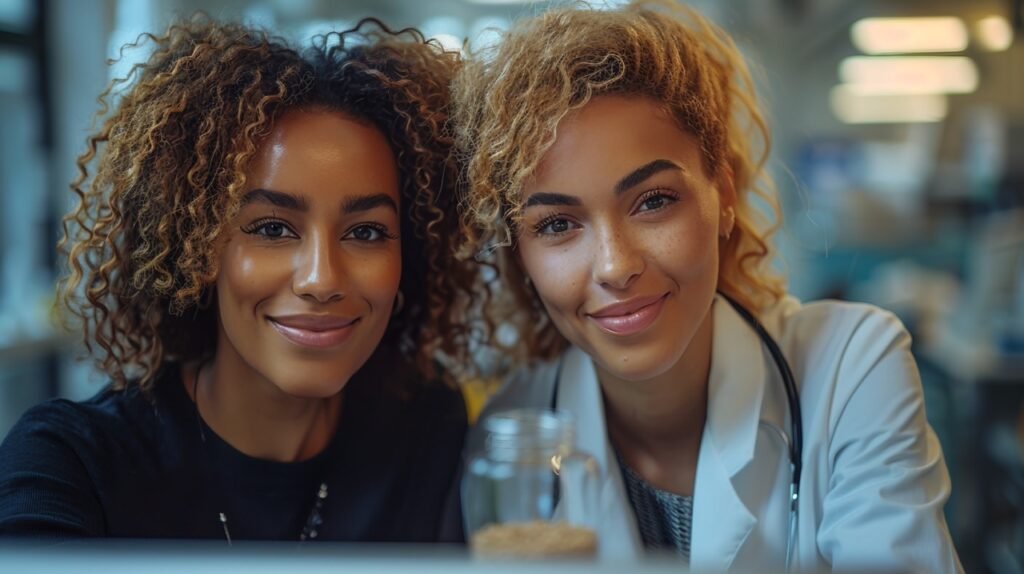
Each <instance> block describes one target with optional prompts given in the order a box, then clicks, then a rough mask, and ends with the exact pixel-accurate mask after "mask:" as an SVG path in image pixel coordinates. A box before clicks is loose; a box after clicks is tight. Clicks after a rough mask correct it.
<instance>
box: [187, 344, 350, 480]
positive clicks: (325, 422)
mask: <svg viewBox="0 0 1024 574" xmlns="http://www.w3.org/2000/svg"><path fill="white" fill-rule="evenodd" d="M186 373H187V374H186V376H185V380H186V381H187V384H186V386H187V387H188V390H189V393H190V394H192V392H193V389H194V391H195V394H194V395H193V396H192V399H193V401H195V403H196V408H197V410H198V412H199V415H200V416H201V417H202V419H203V421H204V422H205V423H206V424H207V426H209V427H210V428H211V429H212V430H213V431H214V432H215V433H217V435H218V436H219V437H221V438H222V439H223V440H224V441H225V442H227V443H228V444H230V445H231V446H232V447H234V448H236V449H238V450H239V451H241V452H242V453H244V454H246V455H248V456H252V457H254V458H260V459H265V460H273V461H278V462H295V461H301V460H306V459H309V458H312V457H313V456H315V455H317V454H318V453H320V452H321V451H323V449H324V448H326V447H327V445H328V444H329V443H330V440H331V438H332V437H333V436H334V431H335V429H336V428H337V424H338V418H339V415H340V411H341V409H340V407H341V395H340V394H338V395H334V396H332V397H327V398H303V397H295V396H291V395H288V394H286V393H284V392H283V391H281V389H279V388H278V387H276V386H275V385H274V384H273V383H272V382H270V381H269V380H267V379H265V378H264V377H262V376H261V375H259V373H256V372H254V371H253V370H252V369H251V368H250V367H248V365H246V364H244V362H243V361H241V360H240V357H239V358H238V360H234V361H233V360H231V358H229V357H225V356H224V355H223V354H220V353H218V354H217V355H216V356H215V357H214V358H213V360H212V361H209V362H206V363H202V364H200V365H196V366H195V367H193V368H192V369H190V370H188V371H186ZM189 375H191V376H189ZM189 383H190V384H189Z"/></svg>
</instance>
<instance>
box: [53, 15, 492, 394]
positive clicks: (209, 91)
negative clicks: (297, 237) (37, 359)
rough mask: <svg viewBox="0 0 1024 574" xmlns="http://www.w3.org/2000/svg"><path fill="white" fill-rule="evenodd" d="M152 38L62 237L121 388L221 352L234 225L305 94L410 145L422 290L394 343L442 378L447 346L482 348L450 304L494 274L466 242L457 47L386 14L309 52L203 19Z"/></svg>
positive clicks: (406, 169) (397, 321)
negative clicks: (218, 298)
mask: <svg viewBox="0 0 1024 574" xmlns="http://www.w3.org/2000/svg"><path fill="white" fill-rule="evenodd" d="M144 40H148V42H149V43H151V44H152V46H153V48H154V50H153V52H152V55H151V56H150V57H149V58H148V60H146V61H145V62H142V63H140V64H138V65H137V66H135V68H134V69H133V70H132V73H131V74H130V75H129V78H128V79H127V80H117V81H115V82H113V83H112V84H111V86H110V87H108V89H107V90H106V91H105V92H104V93H103V94H102V95H101V96H100V102H101V105H102V109H101V112H100V116H101V117H102V118H103V119H102V123H101V125H100V127H99V128H98V130H97V132H96V133H94V134H93V135H91V136H90V137H89V139H88V148H87V151H86V152H85V153H84V154H82V155H81V156H80V157H79V158H78V169H79V177H78V179H77V180H76V181H75V182H74V183H73V184H72V186H71V188H72V190H73V191H74V193H75V195H76V196H77V197H78V199H79V203H78V206H77V207H76V208H75V209H74V210H73V211H71V213H69V214H68V215H67V216H66V217H65V218H64V237H63V239H62V241H61V242H60V245H59V248H60V249H61V251H62V253H63V254H64V255H65V256H66V261H67V265H68V273H67V275H66V276H65V277H64V278H63V279H62V281H61V283H60V284H59V286H58V291H59V302H60V303H62V304H63V306H64V308H65V311H67V312H68V313H69V315H68V316H67V317H68V319H70V321H69V322H71V323H77V327H78V328H80V329H81V330H82V333H83V338H84V342H85V345H86V347H87V349H88V350H89V351H90V352H92V353H94V355H95V356H96V360H97V365H98V367H99V368H100V369H101V370H102V371H104V372H105V373H106V374H108V375H109V376H110V377H111V379H112V383H113V386H114V387H115V388H124V387H125V386H127V385H129V384H131V383H137V384H139V385H140V386H141V387H142V388H143V389H146V388H147V387H148V386H149V385H150V384H151V383H152V382H153V380H154V377H155V376H156V374H157V372H158V370H159V368H160V367H161V365H162V364H164V363H165V362H185V361H190V360H198V359H202V358H205V357H208V356H210V355H212V353H213V352H214V349H215V344H216V334H217V328H216V325H217V323H216V321H217V309H216V307H215V305H211V304H210V300H211V299H212V297H211V295H212V293H211V286H212V284H213V282H214V281H215V280H216V277H217V273H218V268H217V262H218V253H219V251H218V249H219V244H220V240H221V238H222V237H223V236H224V234H225V231H226V225H227V224H228V223H229V222H230V220H231V219H232V218H233V217H234V215H235V214H237V212H238V209H239V205H240V200H241V194H242V191H243V188H244V186H245V172H246V168H247V166H248V164H249V162H250V161H251V160H252V159H253V157H254V156H255V154H256V152H257V149H258V146H259V145H260V143H261V140H262V138H264V137H266V136H267V135H268V134H269V133H270V131H271V128H272V125H273V123H274V122H275V120H276V119H277V118H279V117H281V116H282V115H283V114H284V113H285V112H287V111H289V110H293V109H313V110H328V111H339V112H342V113H346V114H348V115H351V116H354V117H356V118H359V119H361V120H365V121H367V122H369V123H371V124H372V125H374V126H375V127H377V128H378V129H380V130H381V132H382V133H383V134H384V135H385V137H386V138H387V139H388V141H389V143H390V145H391V148H392V150H393V151H394V153H395V156H396V162H397V164H398V169H399V175H400V184H401V190H400V193H401V205H402V213H401V214H400V215H401V218H400V219H401V226H402V234H401V235H402V246H401V248H402V279H401V284H400V289H401V291H402V293H403V294H404V297H405V305H404V306H403V307H402V308H401V310H400V311H399V312H398V313H397V315H395V316H394V317H392V319H391V321H390V323H389V326H388V331H387V333H386V334H385V336H384V340H383V341H382V343H381V344H382V345H392V346H394V347H395V348H397V349H398V350H399V351H400V352H402V353H403V354H404V356H405V357H406V358H407V359H408V360H409V361H410V362H411V363H414V364H415V365H416V366H418V367H419V369H420V371H422V373H423V374H424V376H425V378H427V379H434V378H435V377H436V376H437V375H439V374H440V373H438V372H437V369H436V365H437V358H438V354H439V353H440V354H444V355H449V356H451V357H454V358H455V359H456V360H455V361H452V362H453V363H458V362H468V358H465V357H464V356H463V352H464V349H465V345H461V344H460V341H462V339H463V338H464V337H465V336H466V333H467V332H468V329H467V328H466V326H465V324H464V323H463V322H462V318H461V317H458V316H456V315H454V314H453V313H452V312H451V305H452V303H453V302H458V301H472V300H473V297H474V291H473V290H472V287H471V284H472V281H473V278H474V277H477V276H478V271H477V269H476V267H475V264H474V263H473V262H472V261H459V260H456V259H455V257H454V249H455V241H456V238H457V236H458V230H459V218H458V214H457V208H456V194H455V189H454V185H455V181H456V178H457V169H456V166H455V162H454V159H453V156H452V153H451V151H452V146H453V138H452V135H451V134H450V132H449V131H448V108H449V97H450V92H449V85H450V83H451V80H452V77H453V75H454V73H455V71H456V69H457V67H458V65H459V61H458V57H457V55H456V54H453V53H448V52H444V51H443V50H442V49H441V47H440V46H439V45H437V44H436V43H431V42H427V41H425V40H424V38H423V36H422V35H421V34H420V33H419V32H417V31H416V30H412V29H406V30H401V31H391V30H389V29H388V28H387V27H386V26H384V25H383V24H381V23H380V22H378V21H376V20H372V19H368V20H365V21H363V22H361V23H360V24H359V25H357V26H356V27H355V28H354V29H352V30H348V31H345V32H340V33H333V34H329V35H326V36H322V37H319V38H318V40H317V41H315V42H314V43H313V45H311V46H310V47H309V48H307V49H306V51H304V52H300V51H298V50H297V49H296V48H293V47H291V46H290V45H289V44H288V43H287V42H286V41H284V40H282V39H279V38H275V37H271V36H268V35H267V34H266V33H265V32H263V31H260V30H256V29H252V28H249V27H245V26H241V25H237V24H225V23H217V22H213V21H211V20H210V19H208V18H206V17H204V16H200V17H197V18H194V19H192V20H190V21H186V22H182V23H178V24H175V25H173V26H171V27H170V28H169V29H168V31H167V32H166V33H165V34H163V35H160V36H155V35H146V36H145V38H144ZM113 95H116V96H117V97H118V101H117V104H116V106H114V107H113V108H112V109H111V107H110V106H109V105H108V103H107V102H108V101H109V100H110V99H111V97H112V96H113ZM93 166H94V171H92V172H90V168H91V167H93Z"/></svg>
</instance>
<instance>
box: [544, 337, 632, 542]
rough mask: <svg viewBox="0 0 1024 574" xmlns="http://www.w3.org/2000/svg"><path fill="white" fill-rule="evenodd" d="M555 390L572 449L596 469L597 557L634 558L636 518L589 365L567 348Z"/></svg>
mask: <svg viewBox="0 0 1024 574" xmlns="http://www.w3.org/2000/svg"><path fill="white" fill-rule="evenodd" d="M563 361H564V362H563V364H562V368H561V376H560V382H559V387H558V407H559V408H560V409H564V410H568V411H570V412H571V413H572V414H573V416H574V417H575V418H576V436H577V440H576V445H577V449H578V450H580V451H582V452H585V453H587V454H589V455H591V456H593V457H594V460H595V461H596V462H597V464H598V468H600V469H601V486H600V489H599V505H598V506H599V508H598V509H597V512H598V513H599V514H598V516H597V523H598V537H599V538H598V540H599V542H598V544H599V553H600V556H601V557H602V558H611V559H615V560H623V559H627V560H628V559H636V558H639V557H641V556H642V555H643V542H642V541H641V539H640V534H639V531H638V530H637V527H636V516H635V514H634V513H633V509H632V507H631V506H630V504H629V498H628V496H627V495H626V489H625V486H624V485H623V482H622V473H621V472H620V470H619V464H618V460H617V459H616V457H615V452H614V451H613V450H612V446H611V442H610V441H609V440H608V431H607V428H606V426H605V418H604V399H603V397H602V394H601V385H600V383H598V380H597V372H596V371H595V370H594V363H593V361H592V360H591V359H590V357H588V356H587V355H586V353H584V352H583V351H581V350H579V349H577V348H575V347H573V348H570V349H569V350H568V351H567V352H566V353H565V355H564V359H563Z"/></svg>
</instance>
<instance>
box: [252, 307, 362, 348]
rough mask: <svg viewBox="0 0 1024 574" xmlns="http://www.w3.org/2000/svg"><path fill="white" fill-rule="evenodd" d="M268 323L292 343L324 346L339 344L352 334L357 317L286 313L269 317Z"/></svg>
mask: <svg viewBox="0 0 1024 574" xmlns="http://www.w3.org/2000/svg"><path fill="white" fill-rule="evenodd" d="M268 320H269V322H270V325H271V326H273V327H274V329H276V330H277V332H278V333H280V334H281V335H283V336H284V338H285V339H288V340H289V341H291V342H292V343H294V344H296V345H299V346H303V347H315V348H326V347H333V346H335V345H340V344H341V343H343V342H345V340H347V339H348V338H349V336H350V335H351V334H352V331H353V329H354V328H355V326H356V325H357V324H358V323H359V317H344V316H337V315H286V316H280V317H269V318H268Z"/></svg>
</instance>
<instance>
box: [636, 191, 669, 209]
mask: <svg viewBox="0 0 1024 574" xmlns="http://www.w3.org/2000/svg"><path fill="white" fill-rule="evenodd" d="M677 201H679V198H678V197H677V196H675V195H674V194H672V192H669V191H665V190H655V191H651V192H649V193H648V194H647V195H645V196H644V197H642V198H641V199H640V204H639V205H638V206H637V207H636V211H634V213H644V212H650V211H659V210H662V209H665V208H666V207H668V206H670V205H672V204H673V203H675V202H677Z"/></svg>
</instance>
